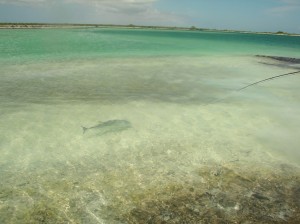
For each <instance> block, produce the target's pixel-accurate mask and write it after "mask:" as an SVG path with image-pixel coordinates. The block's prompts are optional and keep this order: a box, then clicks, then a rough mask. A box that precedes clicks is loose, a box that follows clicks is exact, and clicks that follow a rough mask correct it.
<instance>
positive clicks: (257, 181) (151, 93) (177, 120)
mask: <svg viewBox="0 0 300 224" xmlns="http://www.w3.org/2000/svg"><path fill="white" fill-rule="evenodd" d="M22 60H23V59H22ZM22 60H20V61H17V62H16V61H13V60H12V61H7V59H3V63H2V64H1V68H2V70H1V76H0V104H1V106H0V112H1V114H0V132H1V135H0V153H1V157H0V177H1V182H0V223H297V222H299V220H300V216H299V214H300V201H299V198H300V167H299V165H300V152H299V145H300V142H299V137H298V135H299V134H298V133H300V119H299V116H298V115H299V112H300V104H299V102H300V92H299V88H298V87H299V75H293V76H287V77H283V78H281V79H275V80H272V81H270V82H264V83H260V84H259V85H256V86H252V87H251V88H250V87H249V88H247V89H244V90H242V91H237V90H238V89H240V88H242V87H244V86H246V85H249V84H251V83H253V82H256V81H259V80H262V79H265V78H269V77H270V76H273V75H280V74H284V73H289V72H294V71H297V70H299V68H298V64H295V63H294V64H289V63H287V62H284V61H278V60H276V59H274V58H267V57H256V56H255V55H224V54H222V55H211V54H210V55H182V56H179V55H165V56H163V55H156V56H153V55H152V56H151V55H150V56H149V55H148V56H138V57H134V56H131V57H126V58H124V57H92V58H88V59H83V58H67V59H63V60H54V59H53V58H52V59H51V60H29V61H25V62H24V61H22ZM83 127H84V128H86V129H84V128H83Z"/></svg>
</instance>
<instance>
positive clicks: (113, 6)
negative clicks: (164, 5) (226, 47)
mask: <svg viewBox="0 0 300 224" xmlns="http://www.w3.org/2000/svg"><path fill="white" fill-rule="evenodd" d="M158 1H160V0H0V3H4V4H14V5H19V6H22V7H34V8H35V9H36V10H39V9H42V8H47V7H48V8H52V10H54V9H55V8H56V9H57V10H58V11H59V10H61V9H62V8H63V9H64V10H65V11H67V9H68V8H69V12H68V13H69V14H74V16H73V18H75V17H76V15H75V13H74V12H72V7H73V6H74V5H77V6H82V7H84V8H90V9H89V12H85V14H84V12H82V15H81V16H80V17H84V18H90V19H87V20H85V22H88V21H91V22H94V21H96V22H97V23H98V22H99V23H114V24H130V23H132V24H136V25H139V24H141V25H185V22H186V20H187V19H186V18H184V17H183V16H179V15H177V14H175V13H171V12H165V11H161V10H159V9H157V8H156V7H155V3H156V2H158ZM53 13H55V12H54V11H53ZM83 14H84V15H83ZM80 17H79V16H78V22H81V21H80V20H81V18H80ZM73 21H74V20H73Z"/></svg>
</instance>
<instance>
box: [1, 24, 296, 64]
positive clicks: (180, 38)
mask: <svg viewBox="0 0 300 224" xmlns="http://www.w3.org/2000/svg"><path fill="white" fill-rule="evenodd" d="M0 48H1V53H0V54H1V55H0V56H1V58H7V56H10V57H16V58H17V59H24V60H29V59H31V60H37V59H53V60H56V59H57V58H62V59H66V58H69V59H74V58H87V57H97V56H99V57H101V56H102V57H128V56H133V57H134V56H172V55H178V56H182V55H188V56H190V55H195V56H203V55H216V54H217V55H228V54H229V55H253V54H268V55H278V56H287V57H299V56H300V53H299V48H300V37H299V36H278V35H258V34H239V33H218V32H195V31H193V32H192V31H153V30H126V29H125V30H117V29H65V30H64V29H61V30H54V31H53V30H50V29H44V30H26V29H25V30H18V31H16V30H2V31H1V37H0Z"/></svg>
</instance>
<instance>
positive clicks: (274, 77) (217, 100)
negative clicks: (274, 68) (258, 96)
mask: <svg viewBox="0 0 300 224" xmlns="http://www.w3.org/2000/svg"><path fill="white" fill-rule="evenodd" d="M297 73H300V71H295V72H289V73H285V74H281V75H276V76H272V77H269V78H266V79H263V80H260V81H257V82H254V83H251V84H249V85H247V86H244V87H242V88H240V89H237V90H234V91H233V92H231V93H229V94H227V95H226V96H224V97H222V98H219V99H216V100H213V101H211V102H209V103H207V104H206V105H208V104H213V103H217V102H220V101H223V100H225V99H227V98H229V97H231V96H232V95H234V94H236V93H238V92H240V91H242V90H244V89H247V88H249V87H251V86H254V85H257V84H259V83H262V82H266V81H269V80H272V79H276V78H280V77H283V76H288V75H295V74H297Z"/></svg>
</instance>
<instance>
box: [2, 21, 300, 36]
mask: <svg viewBox="0 0 300 224" xmlns="http://www.w3.org/2000/svg"><path fill="white" fill-rule="evenodd" d="M110 27H112V28H129V29H130V28H131V29H157V30H186V31H205V32H238V33H256V34H276V35H299V34H290V33H286V32H283V31H277V32H252V31H238V30H227V29H224V30H217V29H208V28H198V27H196V26H191V27H189V28H188V27H176V26H141V25H134V24H128V25H114V24H80V23H75V24H74V23H0V28H7V29H28V28H30V29H41V28H110Z"/></svg>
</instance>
